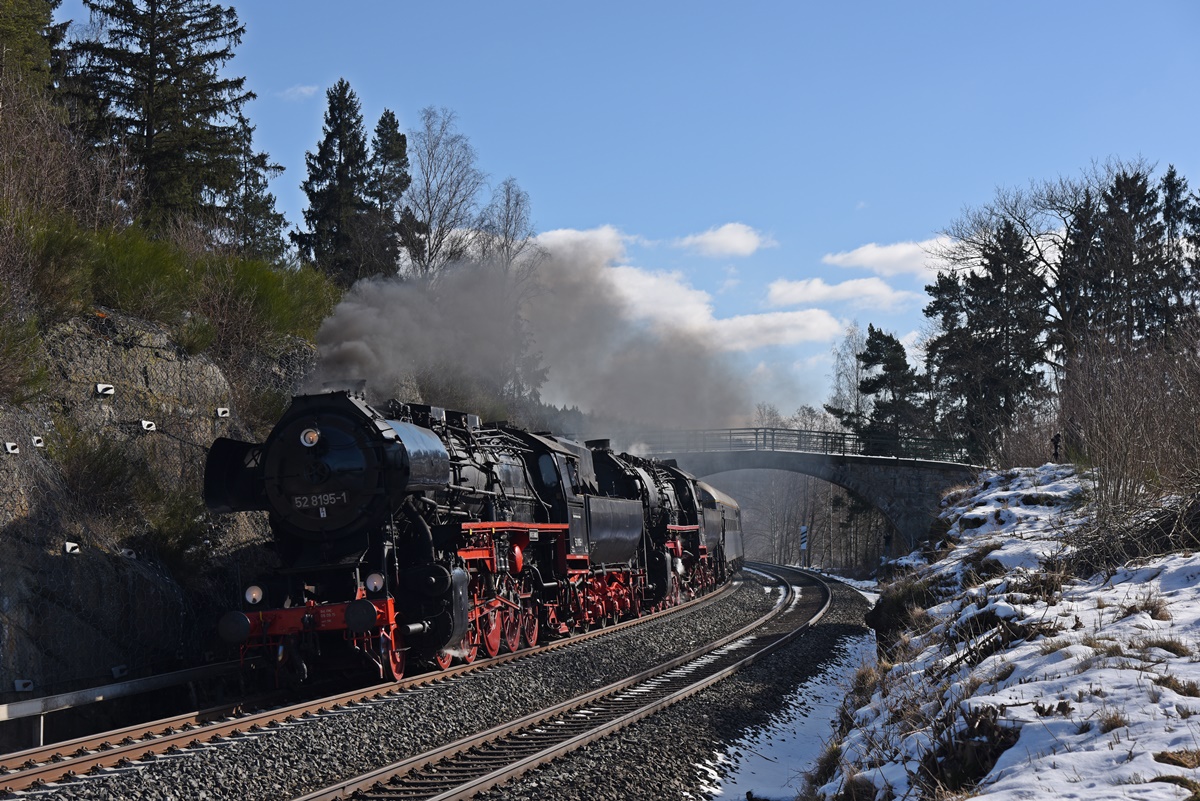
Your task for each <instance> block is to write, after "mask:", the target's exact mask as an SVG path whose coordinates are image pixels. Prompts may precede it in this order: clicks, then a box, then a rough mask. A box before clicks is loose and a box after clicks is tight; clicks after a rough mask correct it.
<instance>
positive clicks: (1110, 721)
mask: <svg viewBox="0 0 1200 801" xmlns="http://www.w3.org/2000/svg"><path fill="white" fill-rule="evenodd" d="M1099 722H1100V731H1101V732H1102V733H1104V734H1108V733H1109V732H1110V731H1115V730H1117V729H1120V728H1124V727H1125V726H1128V725H1129V717H1128V716H1127V715H1126V714H1125V713H1124V712H1122V711H1121V710H1119V709H1104V710H1101V712H1100V719H1099Z"/></svg>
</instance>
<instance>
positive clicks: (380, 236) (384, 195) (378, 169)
mask: <svg viewBox="0 0 1200 801" xmlns="http://www.w3.org/2000/svg"><path fill="white" fill-rule="evenodd" d="M411 183H412V176H410V175H409V172H408V137H406V136H405V135H404V134H403V133H401V132H400V123H399V122H398V121H397V120H396V115H395V114H394V113H392V111H391V109H384V110H383V114H381V115H380V117H379V122H378V123H376V125H375V134H374V136H373V137H372V138H371V158H370V160H369V162H368V165H367V198H368V200H369V201H370V224H369V226H368V229H369V230H368V235H369V237H370V253H371V258H370V261H371V262H372V264H371V265H370V267H371V272H373V273H376V274H380V275H395V274H396V272H397V271H398V270H399V260H400V252H401V248H402V230H401V229H402V226H403V225H404V210H405V207H404V192H405V191H406V190H407V189H408V187H409V185H410V184H411Z"/></svg>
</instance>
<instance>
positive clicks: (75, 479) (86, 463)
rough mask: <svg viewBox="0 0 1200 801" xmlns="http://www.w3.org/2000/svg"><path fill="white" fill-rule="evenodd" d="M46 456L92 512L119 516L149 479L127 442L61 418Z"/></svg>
mask: <svg viewBox="0 0 1200 801" xmlns="http://www.w3.org/2000/svg"><path fill="white" fill-rule="evenodd" d="M55 428H56V430H57V432H58V433H57V436H55V437H52V438H50V442H49V447H48V450H49V455H50V457H51V458H52V459H53V460H54V461H55V462H57V463H58V466H59V468H60V469H61V470H62V474H63V479H64V481H65V482H66V485H67V486H68V487H70V488H71V490H72V492H73V494H74V495H75V496H76V497H77V498H79V500H80V501H81V502H82V503H83V505H84V506H85V507H86V508H88V509H89V510H90V511H92V512H93V513H96V514H104V515H115V516H120V515H123V514H125V513H127V512H129V511H131V510H133V509H134V503H135V497H136V496H137V495H138V494H140V493H141V492H144V487H145V485H146V483H147V482H148V481H150V478H151V472H150V469H149V467H148V466H147V465H146V463H145V461H144V460H142V459H140V458H139V457H137V456H135V455H134V454H133V453H132V450H131V448H130V447H129V444H128V443H126V442H121V441H118V440H116V439H112V438H110V437H104V436H101V435H99V434H95V433H90V432H85V431H82V430H80V429H78V428H76V427H75V426H73V425H72V424H71V423H69V422H67V421H65V420H61V419H60V420H58V421H56V423H55Z"/></svg>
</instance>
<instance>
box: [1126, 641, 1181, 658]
mask: <svg viewBox="0 0 1200 801" xmlns="http://www.w3.org/2000/svg"><path fill="white" fill-rule="evenodd" d="M1133 647H1134V648H1137V649H1138V650H1141V651H1148V650H1150V649H1151V648H1159V649H1161V650H1163V651H1166V652H1167V653H1169V654H1174V655H1175V656H1191V655H1192V649H1191V648H1189V647H1188V646H1187V644H1186V643H1184V642H1183V641H1182V640H1180V639H1177V638H1175V637H1146V638H1143V639H1140V640H1135V641H1134V642H1133Z"/></svg>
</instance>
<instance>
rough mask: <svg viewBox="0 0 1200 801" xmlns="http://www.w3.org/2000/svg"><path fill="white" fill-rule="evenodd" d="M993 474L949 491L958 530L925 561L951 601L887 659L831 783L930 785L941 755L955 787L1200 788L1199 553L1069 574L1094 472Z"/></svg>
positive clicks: (1185, 793) (1184, 794) (1054, 469)
mask: <svg viewBox="0 0 1200 801" xmlns="http://www.w3.org/2000/svg"><path fill="white" fill-rule="evenodd" d="M981 481H982V484H981V486H979V487H976V488H975V489H974V490H973V491H968V492H964V493H961V494H960V495H959V497H951V498H950V499H948V503H949V504H950V506H949V508H947V509H946V510H945V511H944V513H943V517H944V518H945V519H947V520H948V521H952V525H951V527H950V531H949V532H948V535H947V536H948V538H950V539H951V540H955V541H957V547H955V548H954V549H953V550H952V551H950V552H949V554H947V555H945V556H944V557H943V558H942V559H941V560H940V561H937V562H935V563H933V564H931V565H927V566H922V567H920V568H919V569H918V570H917V572H916V574H915V576H916V577H917V578H919V579H920V580H922V581H924V582H927V586H933V587H935V589H936V588H940V594H939V597H940V598H941V599H942V600H941V602H939V603H935V604H934V605H931V606H929V607H928V608H927V610H926V611H927V613H928V616H927V617H925V618H924V619H923V623H924V624H923V625H922V626H920V628H919V629H918V630H917V631H916V632H913V633H912V635H911V639H908V638H907V637H905V638H902V640H905V639H907V640H908V641H907V644H906V649H905V652H904V657H903V659H898V660H897V661H896V662H895V663H893V664H890V665H889V664H884V665H881V666H880V669H879V671H878V673H879V675H880V676H881V680H880V683H879V684H878V685H876V686H875V687H874V693H873V695H872V696H871V697H870V698H869V700H868V699H867V698H865V697H863V698H862V699H861V701H863V702H865V704H864V705H862V706H860V708H858V709H857V711H856V712H855V716H854V720H855V726H856V727H855V728H853V729H852V730H851V731H850V732H849V733H848V734H847V735H846V736H845V737H844V738H843V739H842V740H841V753H840V763H839V764H840V768H839V769H837V770H836V771H835V772H834V774H833V776H832V778H831V779H830V780H829V781H828V783H826V784H825V785H824V786H823V787H821V788H820V794H821V795H823V796H824V797H826V798H834V797H835V796H837V795H838V794H840V793H843V792H845V791H846V790H847V785H848V783H849V784H854V785H856V786H855V788H854V790H855V791H857V792H855V793H854V794H853V797H855V798H868V797H870V794H869V793H868V794H862V792H861V791H862V790H863V789H866V788H868V787H870V786H871V785H873V786H874V788H875V790H876V793H875V795H876V798H877V799H880V801H886V799H890V798H918V797H931V796H932V793H931V792H930V789H929V786H930V783H929V781H928V779H927V776H928V774H927V773H925V772H924V771H923V769H922V766H923V764H924V765H925V766H930V765H934V764H936V765H937V766H938V770H937V773H938V775H939V776H940V777H941V778H942V779H945V778H946V777H948V776H952V775H953V774H954V773H955V772H956V771H957V772H958V773H960V774H961V775H962V776H963V777H965V783H964V784H962V785H961V786H960V787H957V788H955V787H951V788H950V789H951V790H956V791H957V793H961V795H956V793H955V792H951V793H949V794H947V795H943V796H941V797H943V798H946V797H949V798H953V797H963V796H971V797H975V796H976V795H978V796H980V797H986V798H988V799H1040V798H1087V799H1109V798H1114V799H1115V798H1130V799H1181V798H1188V797H1194V798H1200V792H1198V791H1200V770H1197V765H1198V764H1200V583H1198V581H1200V557H1197V556H1195V555H1192V554H1175V555H1170V556H1166V557H1161V558H1156V559H1154V560H1150V561H1142V562H1139V563H1137V564H1135V565H1129V566H1127V567H1126V568H1125V569H1123V570H1120V571H1119V572H1116V573H1113V574H1112V575H1105V574H1100V575H1096V576H1093V577H1092V578H1090V579H1087V580H1077V579H1071V578H1070V577H1067V579H1066V581H1065V583H1061V584H1059V583H1056V577H1055V575H1054V574H1053V572H1052V571H1047V569H1046V567H1047V565H1046V561H1047V560H1048V559H1053V558H1054V557H1056V556H1062V555H1063V554H1064V552H1065V547H1066V546H1065V544H1064V542H1063V533H1064V532H1065V531H1068V530H1070V529H1071V528H1072V527H1075V526H1078V525H1080V524H1081V523H1083V522H1085V521H1086V518H1087V513H1088V508H1087V496H1088V490H1089V489H1090V487H1089V481H1088V480H1087V479H1086V477H1083V476H1080V475H1077V474H1076V472H1075V470H1074V468H1072V467H1071V466H1063V465H1045V466H1043V467H1041V468H1037V469H1026V470H1013V471H1007V472H1005V473H991V474H985V475H984V476H983V477H982V479H981ZM910 561H919V559H918V560H910ZM989 576H990V577H989ZM1057 581H1061V574H1060V575H1059V577H1058V579H1057ZM1059 590H1061V592H1060V591H1059ZM870 689H871V688H870V686H869V687H868V691H870ZM993 760H994V764H991V763H992V761H993ZM975 781H978V784H977V785H975V784H974V782H975ZM1193 792H1197V795H1195V796H1193V795H1192V793H1193ZM847 795H850V793H847Z"/></svg>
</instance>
